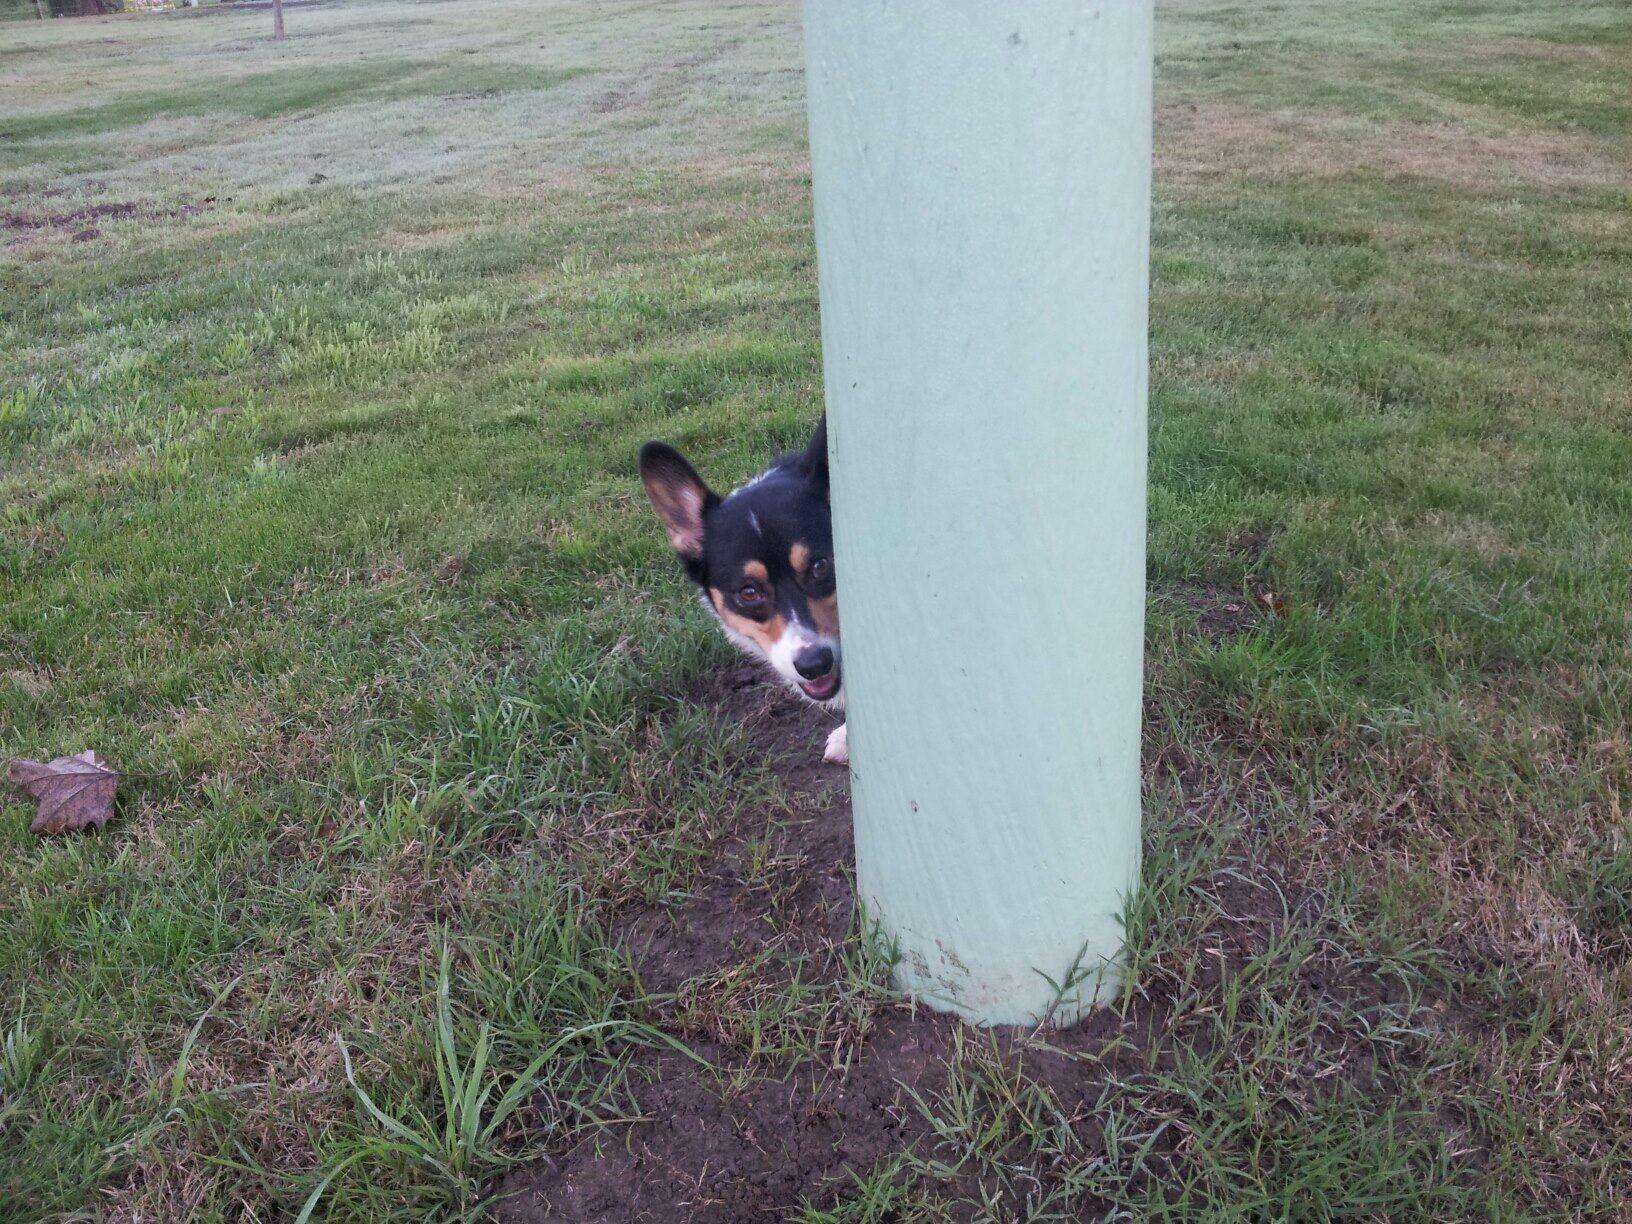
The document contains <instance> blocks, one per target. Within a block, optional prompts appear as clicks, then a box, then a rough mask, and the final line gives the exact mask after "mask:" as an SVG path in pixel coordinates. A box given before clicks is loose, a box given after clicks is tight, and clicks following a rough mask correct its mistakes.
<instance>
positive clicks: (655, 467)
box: [640, 442, 720, 569]
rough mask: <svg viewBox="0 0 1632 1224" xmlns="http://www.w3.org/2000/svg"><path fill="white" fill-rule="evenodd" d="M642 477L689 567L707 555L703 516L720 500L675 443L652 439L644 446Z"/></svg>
mask: <svg viewBox="0 0 1632 1224" xmlns="http://www.w3.org/2000/svg"><path fill="white" fill-rule="evenodd" d="M640 479H641V482H642V483H643V484H644V485H645V486H646V496H647V497H648V498H650V499H651V502H652V509H654V510H656V511H657V517H658V518H660V519H662V520H663V527H664V529H665V530H667V531H668V533H669V543H670V544H672V545H674V551H675V552H677V553H679V554H680V559H681V560H682V561H684V562H685V563H686V566H687V568H688V569H690V568H691V567H693V566H696V565H699V564H700V563H701V562H702V559H703V517H704V516H705V515H706V514H707V513H708V512H709V511H710V510H712V509H713V508H714V507H715V506H717V505H719V504H720V499H719V498H718V497H717V496H715V494H714V492H713V490H711V489H710V488H709V487H708V486H707V485H706V484H704V483H703V478H702V477H701V476H699V475H697V471H696V469H695V468H693V467H692V466H691V464H689V463H687V462H686V459H685V456H684V455H682V454H681V453H680V452H679V451H677V450H675V449H674V447H672V446H665V445H664V444H663V443H661V442H648V443H646V445H645V446H643V447H641V448H640Z"/></svg>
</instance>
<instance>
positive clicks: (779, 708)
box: [497, 669, 1157, 1224]
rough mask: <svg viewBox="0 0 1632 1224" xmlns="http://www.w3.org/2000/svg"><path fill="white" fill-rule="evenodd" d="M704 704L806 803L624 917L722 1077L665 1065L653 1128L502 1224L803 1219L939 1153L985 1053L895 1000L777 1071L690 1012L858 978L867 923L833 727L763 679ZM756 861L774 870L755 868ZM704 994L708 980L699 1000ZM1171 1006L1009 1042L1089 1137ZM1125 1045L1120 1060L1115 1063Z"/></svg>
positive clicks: (1004, 1045) (742, 674)
mask: <svg viewBox="0 0 1632 1224" xmlns="http://www.w3.org/2000/svg"><path fill="white" fill-rule="evenodd" d="M696 699H697V700H699V701H702V702H709V703H713V704H716V705H717V706H719V707H720V708H721V709H722V710H724V711H725V713H726V714H727V715H728V716H729V717H732V718H733V719H735V720H738V721H740V723H741V724H742V725H743V726H745V727H747V728H749V729H750V734H751V736H752V738H753V741H754V743H755V746H756V747H757V748H759V749H760V750H762V751H763V752H765V753H766V755H767V757H768V758H769V759H771V760H773V761H774V762H775V763H776V765H777V768H778V771H779V773H780V775H781V777H782V779H783V781H784V783H785V784H786V786H787V787H788V788H789V791H790V794H791V795H792V796H793V798H794V803H793V804H792V805H790V806H791V807H792V808H793V812H792V813H791V814H790V813H763V812H761V813H753V814H751V815H749V816H747V817H745V818H744V819H743V820H742V821H741V823H740V825H739V827H737V828H736V829H733V830H732V831H731V833H730V835H729V836H728V838H727V840H726V842H725V844H724V847H723V850H722V852H721V853H720V854H719V856H718V858H717V860H716V863H715V865H714V867H713V868H712V869H711V870H710V871H709V872H708V873H707V875H706V877H705V878H704V879H702V880H700V881H698V882H697V883H696V885H695V887H693V888H692V889H691V890H689V894H688V895H687V896H686V897H685V898H684V899H683V900H680V901H678V902H676V903H674V904H671V905H653V906H642V905H634V906H629V907H627V908H626V909H625V910H624V912H623V913H622V914H621V915H620V916H619V921H618V925H617V929H618V933H619V936H620V938H621V940H622V942H623V944H624V946H625V947H626V948H627V949H628V950H629V953H630V955H631V956H632V958H633V959H634V962H635V965H636V967H637V969H638V970H639V972H640V975H641V979H642V982H643V984H644V985H646V986H647V987H648V988H649V989H651V990H652V991H654V992H660V993H668V992H673V993H674V994H675V996H676V1003H675V1006H674V1010H673V1013H672V1014H671V1015H669V1016H667V1017H665V1020H666V1022H667V1027H668V1028H669V1029H670V1031H676V1030H678V1031H680V1032H681V1033H682V1034H683V1035H684V1036H685V1037H686V1039H687V1040H688V1042H689V1043H690V1045H691V1047H692V1048H693V1049H694V1050H695V1051H696V1052H697V1053H698V1054H699V1055H701V1056H702V1057H703V1058H704V1059H706V1060H708V1062H709V1063H710V1064H712V1066H713V1070H710V1069H706V1068H704V1067H702V1066H700V1065H698V1064H697V1063H695V1062H693V1061H692V1060H690V1059H687V1058H686V1057H684V1056H683V1055H681V1054H679V1053H673V1052H670V1053H665V1054H663V1055H661V1056H658V1057H656V1058H655V1059H654V1060H652V1061H651V1063H650V1064H649V1071H650V1080H649V1082H648V1083H647V1084H646V1086H645V1087H644V1088H641V1089H639V1090H638V1091H637V1094H636V1097H637V1101H638V1104H639V1112H640V1116H641V1117H642V1119H643V1120H642V1121H640V1122H638V1123H637V1124H635V1125H633V1126H630V1127H628V1128H627V1129H626V1130H624V1131H622V1132H621V1133H620V1132H605V1133H602V1134H601V1135H599V1136H598V1137H597V1138H596V1139H592V1140H589V1141H586V1142H584V1143H582V1144H581V1145H579V1146H578V1147H576V1148H574V1149H572V1150H571V1151H568V1152H565V1153H562V1154H561V1155H560V1156H559V1158H558V1159H556V1160H555V1161H553V1162H552V1163H551V1164H550V1165H549V1166H548V1167H546V1168H543V1169H529V1170H526V1171H524V1172H523V1173H522V1174H521V1175H518V1176H514V1177H512V1178H511V1179H509V1181H508V1182H507V1183H506V1184H505V1185H503V1186H502V1187H500V1189H499V1193H500V1194H501V1195H507V1196H509V1197H507V1198H506V1199H505V1200H504V1201H503V1202H502V1203H501V1204H500V1205H499V1207H498V1210H497V1217H498V1218H499V1219H500V1220H504V1221H510V1222H512V1224H516V1222H522V1221H528V1222H532V1221H546V1220H547V1221H591V1220H594V1221H648V1220H649V1221H674V1220H681V1219H683V1220H692V1221H711V1222H712V1221H760V1220H782V1219H786V1218H787V1217H788V1213H789V1209H790V1208H795V1207H797V1206H798V1205H799V1204H800V1203H801V1202H804V1201H810V1202H813V1203H816V1204H818V1205H830V1204H831V1203H832V1201H833V1200H834V1199H836V1198H838V1197H840V1196H841V1195H842V1192H843V1191H844V1190H845V1189H846V1188H849V1187H852V1186H853V1180H852V1178H851V1176H850V1174H851V1173H854V1174H856V1175H858V1176H860V1175H865V1174H866V1173H867V1172H868V1171H870V1170H871V1169H873V1168H874V1167H875V1166H877V1165H878V1164H879V1163H880V1162H883V1161H886V1160H888V1159H890V1158H892V1157H893V1156H895V1155H897V1154H899V1153H900V1152H902V1151H903V1150H904V1149H907V1148H914V1147H916V1148H918V1149H920V1150H922V1151H923V1152H924V1153H925V1154H926V1155H927V1154H931V1153H932V1151H933V1148H934V1142H933V1138H934V1136H933V1131H932V1129H931V1127H930V1125H929V1122H928V1121H927V1120H926V1118H925V1116H924V1114H923V1112H922V1111H921V1110H920V1108H919V1107H918V1106H917V1104H915V1102H914V1100H913V1096H912V1094H913V1093H916V1094H918V1096H919V1097H921V1098H922V1099H924V1100H926V1101H927V1100H932V1099H934V1097H935V1096H936V1094H937V1093H939V1092H940V1091H941V1090H942V1089H943V1088H944V1087H945V1084H946V1080H947V1072H948V1068H949V1066H950V1065H951V1063H952V1061H953V1058H954V1054H955V1048H956V1047H955V1043H956V1041H957V1038H958V1036H959V1030H960V1029H961V1030H962V1034H961V1035H962V1036H963V1037H964V1038H965V1039H967V1040H972V1041H974V1042H976V1043H984V1042H986V1041H987V1036H986V1035H984V1034H981V1033H980V1032H979V1031H978V1030H974V1029H970V1028H967V1027H965V1026H963V1025H961V1024H960V1023H959V1022H958V1021H955V1020H953V1019H950V1018H948V1017H946V1016H943V1015H939V1014H936V1013H933V1012H929V1011H926V1010H922V1009H916V1008H913V1007H912V1006H910V1005H909V1004H907V1003H904V1002H901V1001H898V1000H894V999H883V998H881V999H878V1000H875V1001H874V1002H873V1003H871V1004H867V1003H864V1002H863V1003H860V1004H858V1006H857V1007H856V1008H855V1009H854V1010H853V1011H852V1012H850V1013H849V1014H848V1015H847V1018H846V1020H843V1021H841V1022H839V1023H837V1024H835V1025H833V1026H832V1031H830V1032H829V1034H828V1036H827V1038H826V1039H825V1040H824V1042H823V1043H821V1044H820V1045H819V1047H818V1048H819V1055H818V1057H815V1058H811V1059H803V1060H796V1061H787V1062H781V1063H778V1062H776V1061H766V1060H763V1059H760V1060H756V1059H754V1058H753V1057H752V1056H751V1055H749V1054H748V1053H747V1052H746V1051H745V1049H744V1043H743V1042H742V1041H741V1040H734V1039H733V1038H734V1036H735V1028H734V1025H733V1022H732V1018H731V1017H730V1016H729V1015H721V1014H712V1013H710V1012H709V1011H708V1009H707V1008H706V1007H702V1008H699V1007H697V1006H692V1005H688V1004H689V1003H690V1002H691V1001H695V1000H696V999H699V998H718V997H719V996H720V995H721V994H722V993H726V994H731V995H741V994H744V993H748V994H753V993H754V988H755V987H758V986H762V987H763V988H764V989H765V990H766V991H774V990H785V989H786V988H787V986H788V984H789V983H790V981H791V980H792V978H793V976H794V974H795V969H794V966H798V969H797V973H798V976H800V977H801V978H802V979H803V980H805V981H810V982H821V983H833V982H837V981H841V980H842V979H843V977H844V970H843V967H842V965H841V963H840V960H839V952H840V949H841V947H842V945H843V942H844V940H845V939H846V937H847V936H848V934H849V933H850V932H851V930H852V929H853V924H854V922H855V912H854V896H853V890H852V886H851V874H852V871H853V863H854V843H853V839H852V831H851V819H850V804H849V788H848V781H847V775H846V774H845V772H844V771H843V770H841V769H838V768H835V767H833V766H830V765H823V764H822V763H821V760H820V756H821V748H822V743H823V740H824V738H825V736H826V734H827V732H828V730H829V729H831V727H832V725H833V721H832V719H831V718H830V717H829V716H827V715H825V714H823V713H822V712H821V711H819V710H816V709H813V708H810V707H807V706H804V705H803V704H802V703H799V702H797V701H796V699H794V698H793V697H791V696H790V695H788V694H787V693H786V692H784V691H783V690H782V689H781V688H780V687H779V686H776V685H775V684H774V683H770V682H767V681H766V680H765V679H763V678H762V677H761V675H760V674H759V673H758V672H757V671H755V670H753V669H740V670H735V671H732V672H728V673H726V674H725V675H723V676H721V677H719V678H718V679H717V680H716V681H714V682H712V683H711V684H710V685H709V686H708V687H707V688H706V689H705V690H703V691H702V692H700V693H698V694H697V697H696ZM767 835H768V836H769V840H770V853H769V854H767V853H765V849H764V847H763V845H761V846H760V847H759V848H758V853H757V854H755V853H753V851H754V848H755V843H756V842H763V840H764V839H765V838H766V837H767ZM755 861H757V862H759V863H765V862H770V863H772V864H774V867H773V869H772V870H771V871H769V872H766V871H765V870H763V869H759V870H755V869H753V867H752V863H753V862H755ZM767 951H770V952H771V953H772V955H770V956H767V955H766V953H767ZM746 979H758V980H757V981H754V982H749V981H747V980H746ZM688 983H693V984H696V983H705V984H706V986H705V988H704V989H697V990H691V991H688V990H687V984H688ZM722 984H726V985H724V987H723V989H722ZM857 1012H859V1013H860V1014H859V1016H858V1015H857V1014H856V1013H857ZM1156 1012H1157V1008H1156V1006H1155V1005H1146V1006H1143V1007H1135V1008H1132V1009H1130V1010H1129V1011H1128V1012H1127V1014H1126V1015H1123V1016H1118V1015H1117V1014H1116V1013H1115V1012H1113V1011H1111V1010H1109V1009H1107V1010H1105V1011H1103V1012H1101V1013H1099V1014H1098V1015H1096V1016H1095V1017H1094V1018H1093V1019H1092V1020H1090V1021H1089V1022H1088V1023H1087V1024H1086V1025H1084V1026H1082V1027H1080V1028H1078V1029H1076V1030H1075V1031H1072V1032H1069V1033H1058V1032H1053V1033H1048V1034H1046V1035H1045V1036H1046V1038H1047V1042H1046V1044H1044V1043H1042V1042H1038V1041H1035V1040H1033V1039H1032V1038H1033V1037H1034V1034H1032V1033H1030V1032H1026V1031H1002V1032H998V1033H996V1034H993V1035H991V1036H992V1038H993V1040H995V1047H996V1050H997V1051H999V1052H1000V1053H1001V1055H1002V1056H1003V1057H1005V1058H1006V1059H1016V1060H1021V1061H1023V1063H1024V1065H1025V1068H1026V1071H1027V1073H1028V1075H1029V1076H1030V1077H1032V1078H1033V1079H1036V1080H1040V1081H1041V1082H1043V1083H1044V1084H1046V1085H1047V1086H1048V1087H1049V1089H1050V1090H1051V1091H1053V1092H1054V1093H1055V1094H1056V1095H1057V1097H1058V1099H1059V1103H1060V1105H1061V1106H1062V1108H1063V1111H1064V1112H1065V1114H1066V1116H1067V1117H1069V1118H1071V1119H1072V1120H1073V1121H1074V1123H1075V1124H1076V1125H1077V1126H1079V1127H1081V1128H1084V1130H1085V1131H1086V1130H1087V1129H1089V1128H1091V1126H1092V1116H1091V1109H1092V1106H1093V1103H1094V1102H1095V1101H1096V1099H1097V1098H1098V1095H1099V1092H1100V1089H1101V1087H1102V1085H1103V1080H1104V1077H1105V1075H1106V1074H1107V1073H1109V1072H1110V1071H1111V1070H1113V1069H1115V1068H1116V1067H1117V1066H1118V1065H1119V1063H1121V1062H1124V1061H1126V1060H1128V1059H1130V1058H1134V1059H1137V1057H1138V1055H1137V1050H1139V1049H1142V1048H1143V1047H1144V1046H1145V1044H1146V1040H1145V1034H1148V1033H1150V1032H1151V1031H1152V1028H1153V1025H1154V1024H1155V1023H1156ZM1115 1038H1120V1039H1121V1048H1119V1049H1116V1050H1112V1049H1111V1047H1112V1046H1113V1045H1115V1044H1116V1043H1115V1042H1114V1041H1113V1039H1115ZM986 1048H988V1049H990V1048H991V1047H990V1046H988V1047H986ZM1102 1052H1103V1053H1104V1058H1103V1060H1101V1059H1100V1058H1099V1057H1098V1055H1099V1054H1100V1053H1102ZM909 1090H910V1091H909ZM963 1188H965V1189H967V1188H968V1187H963Z"/></svg>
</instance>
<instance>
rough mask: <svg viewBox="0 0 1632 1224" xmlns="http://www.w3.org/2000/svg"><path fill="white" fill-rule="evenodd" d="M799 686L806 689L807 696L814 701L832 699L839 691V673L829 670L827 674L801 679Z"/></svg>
mask: <svg viewBox="0 0 1632 1224" xmlns="http://www.w3.org/2000/svg"><path fill="white" fill-rule="evenodd" d="M799 687H800V688H802V689H804V690H805V696H806V697H809V698H810V699H811V700H812V701H831V700H833V698H834V697H835V696H837V695H838V692H839V673H838V672H836V671H834V672H828V674H827V675H825V676H818V677H816V679H814V680H801V681H799Z"/></svg>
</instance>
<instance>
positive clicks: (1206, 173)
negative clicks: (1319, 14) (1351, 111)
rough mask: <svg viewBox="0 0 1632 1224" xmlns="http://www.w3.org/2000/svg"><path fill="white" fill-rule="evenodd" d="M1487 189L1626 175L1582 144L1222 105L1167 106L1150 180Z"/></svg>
mask: <svg viewBox="0 0 1632 1224" xmlns="http://www.w3.org/2000/svg"><path fill="white" fill-rule="evenodd" d="M1365 169H1370V170H1378V171H1382V172H1384V173H1391V174H1404V175H1410V176H1412V177H1421V178H1433V179H1439V180H1441V181H1444V182H1447V183H1451V184H1453V185H1455V186H1457V187H1463V188H1468V189H1470V190H1478V189H1481V188H1489V187H1490V186H1491V184H1492V179H1493V178H1495V179H1498V180H1499V179H1500V178H1502V177H1504V176H1505V177H1508V178H1511V179H1516V180H1519V181H1522V182H1528V183H1533V184H1539V185H1542V186H1549V187H1575V186H1603V185H1606V184H1624V183H1626V182H1627V179H1628V175H1627V170H1626V167H1625V166H1623V165H1619V164H1617V162H1616V161H1615V160H1614V159H1613V158H1611V157H1608V156H1606V155H1605V153H1604V151H1603V149H1602V148H1601V146H1600V145H1598V144H1595V143H1594V142H1593V141H1591V140H1590V139H1588V138H1584V137H1579V136H1573V135H1570V134H1568V133H1563V132H1551V131H1517V130H1515V131H1507V132H1501V133H1481V132H1476V131H1472V130H1469V128H1468V127H1466V126H1463V125H1461V124H1459V123H1454V122H1444V123H1423V122H1415V121H1408V120H1404V119H1397V120H1391V121H1389V122H1387V123H1381V124H1379V123H1372V122H1367V121H1364V120H1358V119H1354V118H1351V117H1348V116H1343V115H1335V114H1321V113H1315V112H1299V111H1291V110H1278V111H1260V110H1253V109H1251V108H1249V107H1244V106H1238V105H1233V104H1230V103H1225V102H1204V103H1185V104H1182V105H1175V106H1164V107H1162V108H1161V109H1160V110H1159V112H1158V113H1157V117H1156V173H1157V176H1158V177H1159V178H1162V179H1176V180H1178V181H1181V182H1200V181H1206V180H1217V179H1234V178H1239V177H1242V176H1250V177H1254V178H1270V179H1274V178H1303V179H1323V178H1343V177H1345V176H1348V175H1350V174H1353V173H1354V172H1355V171H1356V170H1365Z"/></svg>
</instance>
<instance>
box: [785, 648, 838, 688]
mask: <svg viewBox="0 0 1632 1224" xmlns="http://www.w3.org/2000/svg"><path fill="white" fill-rule="evenodd" d="M793 670H794V671H796V672H798V673H799V674H800V675H801V676H803V677H804V678H805V679H806V680H820V679H821V678H822V677H823V676H825V675H827V673H828V672H830V671H832V670H833V648H832V647H831V646H806V647H805V648H804V649H803V650H801V651H800V652H799V653H798V654H796V655H794V656H793Z"/></svg>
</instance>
